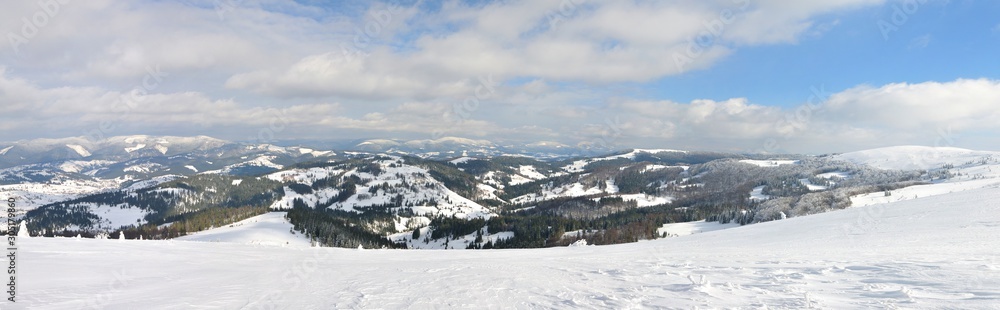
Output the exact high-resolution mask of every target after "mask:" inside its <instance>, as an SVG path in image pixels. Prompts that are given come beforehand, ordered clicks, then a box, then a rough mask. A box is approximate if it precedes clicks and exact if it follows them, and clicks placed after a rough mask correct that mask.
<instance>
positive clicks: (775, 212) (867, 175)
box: [0, 144, 1000, 248]
mask: <svg viewBox="0 0 1000 310" xmlns="http://www.w3.org/2000/svg"><path fill="white" fill-rule="evenodd" d="M927 153H932V154H937V155H934V156H937V157H936V158H937V160H938V161H937V162H935V163H934V164H927V165H922V166H919V167H936V168H928V169H918V170H913V169H906V168H915V167H916V166H914V167H910V166H907V163H908V162H912V161H913V160H914V159H913V158H914V157H913V156H918V157H920V156H925V155H924V154H927ZM209 157H212V159H214V161H209V160H208V159H210V158H209ZM171 160H172V161H171ZM998 160H1000V157H996V156H994V154H992V153H989V152H974V151H965V150H955V149H944V150H927V149H923V148H913V147H901V148H892V149H884V150H872V151H864V152H858V153H849V154H841V155H835V156H802V155H768V156H764V155H747V154H725V153H711V152H696V151H680V150H671V149H635V150H628V151H624V152H618V153H612V154H609V155H601V156H595V157H582V158H572V159H566V160H557V161H553V160H551V159H547V160H539V159H536V158H531V157H526V156H487V157H480V156H472V155H470V154H464V155H462V154H456V155H454V156H451V157H447V158H444V159H440V160H437V159H427V158H422V157H420V156H414V155H392V154H370V153H358V152H317V151H315V150H312V149H307V148H301V147H300V148H294V147H278V146H274V145H243V144H234V145H228V144H227V145H224V146H222V147H218V148H214V149H210V150H208V151H197V152H194V153H186V154H182V155H177V156H172V157H163V156H160V157H150V158H138V159H131V160H128V161H125V162H114V161H99V160H92V161H65V162H59V163H58V165H56V164H55V163H50V164H37V165H35V166H30V167H33V168H32V169H36V170H37V171H36V172H31V171H32V170H30V169H27V168H26V167H29V166H28V165H24V166H18V167H16V168H10V169H8V170H7V172H6V173H7V174H9V175H17V176H18V177H21V176H22V175H23V177H24V178H28V177H37V176H38V175H45V173H47V171H48V172H51V171H56V170H58V171H60V172H59V173H58V174H56V175H64V176H62V177H53V176H49V179H50V180H60V179H61V178H65V179H69V180H77V179H74V178H79V177H80V176H86V177H91V178H93V179H92V180H91V181H92V182H107V183H98V184H105V185H104V186H105V187H103V188H102V187H100V186H97V185H92V184H91V183H84V184H83V185H77V187H70V188H75V189H76V190H75V191H69V192H68V193H66V192H65V191H67V190H66V187H65V186H63V187H54V188H55V189H49V191H52V192H54V191H56V189H58V190H60V191H63V193H59V194H55V193H53V194H52V195H50V196H46V197H51V198H35V200H36V201H37V202H38V203H39V205H36V206H34V207H38V206H40V205H42V204H44V206H42V207H41V208H40V209H39V210H36V211H32V212H30V213H28V214H27V216H26V219H27V220H28V226H29V227H31V229H32V231H33V232H36V233H47V234H57V233H59V232H62V233H63V234H71V233H72V232H74V231H82V232H83V233H85V234H94V233H97V232H101V231H104V232H115V231H119V230H125V231H126V232H127V233H128V234H130V236H131V235H132V234H135V235H143V234H145V235H147V236H148V237H155V236H172V235H175V234H180V235H183V234H187V233H193V232H196V231H199V230H202V229H206V228H211V227H216V226H219V225H226V224H228V223H232V222H236V221H240V220H243V219H245V218H246V217H250V216H256V215H259V214H261V213H265V212H268V210H272V211H275V210H276V211H287V212H288V214H287V217H288V220H289V221H290V222H291V223H292V224H293V228H294V229H293V231H297V232H298V233H300V234H305V235H307V236H308V237H309V238H311V239H312V241H313V242H316V243H320V244H326V245H335V246H346V247H356V246H357V245H363V246H376V247H381V246H386V247H409V248H465V247H466V246H468V247H471V248H483V247H544V246H554V245H566V244H570V243H573V242H576V241H578V240H580V239H588V240H589V242H590V243H593V244H613V243H622V242H633V241H636V240H642V239H654V238H659V237H663V236H664V235H671V234H674V233H665V232H669V231H670V230H669V229H664V228H663V227H662V226H663V225H664V224H669V223H675V222H687V221H700V220H707V221H709V222H720V223H723V224H726V223H737V224H741V225H744V224H753V223H762V222H768V221H774V220H782V219H786V218H791V217H800V216H806V215H811V214H816V213H822V212H828V211H833V210H839V209H844V208H848V207H851V206H864V205H871V204H876V203H884V202H896V201H903V200H911V199H917V198H922V197H927V196H932V195H941V194H946V193H950V192H955V191H965V190H974V189H980V188H988V187H997V186H1000V170H998V169H1000V163H998ZM122 167H124V168H122ZM890 168H904V169H890ZM17 169H21V170H17ZM994 170H996V171H998V172H997V173H993V171H994ZM108 171H122V172H121V173H123V174H124V176H121V175H115V174H110V172H108ZM176 171H181V172H184V173H179V174H166V173H172V172H176ZM0 172H3V171H0ZM26 172H31V173H26ZM109 175H114V176H115V177H114V178H110V177H105V176H109ZM143 175H145V176H146V177H142V176H143ZM154 176H155V177H154ZM32 182H36V181H32ZM53 183H54V184H56V183H58V182H53ZM88 184H91V185H90V186H89V187H87V186H84V185H88ZM57 185H58V184H57ZM11 186H20V187H19V188H17V189H15V188H10V189H6V188H0V190H20V191H21V192H18V193H22V194H23V193H24V192H25V191H28V190H38V188H42V187H41V186H40V185H38V184H35V185H32V186H27V187H25V184H20V183H18V184H11ZM81 188H82V189H81ZM237 207H246V208H249V209H246V210H242V211H239V212H238V213H236V214H230V213H227V212H230V211H229V208H237ZM32 209H33V208H32ZM26 210H30V209H26ZM233 212H235V211H233ZM223 216H225V217H224V218H223ZM178 223H183V227H181V226H179V225H181V224H178ZM170 227H172V228H170ZM182 228H183V229H182ZM171 229H172V230H171ZM454 240H462V242H464V241H470V242H471V243H469V244H466V246H458V247H456V246H455V243H454V242H450V241H454Z"/></svg>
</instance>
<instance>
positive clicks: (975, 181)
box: [834, 146, 1000, 206]
mask: <svg viewBox="0 0 1000 310" xmlns="http://www.w3.org/2000/svg"><path fill="white" fill-rule="evenodd" d="M834 158H835V159H839V160H846V161H851V162H856V163H861V164H866V165H870V166H873V167H876V168H880V169H898V170H928V171H929V172H930V173H932V174H933V175H936V176H938V177H937V178H935V179H933V180H931V182H930V183H929V184H924V185H917V186H910V187H906V188H901V189H897V190H892V191H886V192H876V193H869V194H864V195H858V196H855V197H852V198H851V202H852V206H868V205H873V204H879V203H889V202H897V201H903V200H910V199H918V198H922V197H928V196H936V195H944V194H948V193H954V192H961V191H967V190H974V189H980V188H996V187H1000V152H985V151H972V150H966V149H959V148H945V147H938V148H932V147H921V146H901V147H890V148H880V149H873V150H867V151H860V152H854V153H846V154H842V155H837V156H835V157H834Z"/></svg>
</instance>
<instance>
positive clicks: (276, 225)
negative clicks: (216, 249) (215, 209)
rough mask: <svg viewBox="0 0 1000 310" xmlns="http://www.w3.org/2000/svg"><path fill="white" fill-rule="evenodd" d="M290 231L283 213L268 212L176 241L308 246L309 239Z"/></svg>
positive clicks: (290, 226)
mask: <svg viewBox="0 0 1000 310" xmlns="http://www.w3.org/2000/svg"><path fill="white" fill-rule="evenodd" d="M291 230H292V224H291V223H288V220H286V219H285V212H270V213H266V214H262V215H258V216H254V217H251V218H248V219H245V220H242V221H239V222H236V223H233V224H229V225H226V226H223V227H218V228H213V229H209V230H206V231H200V232H197V233H194V234H191V235H187V236H183V237H180V238H177V239H176V240H183V241H201V242H225V243H239V244H252V245H276V246H291V247H308V246H310V243H309V238H306V237H305V236H303V235H302V234H299V233H294V232H291Z"/></svg>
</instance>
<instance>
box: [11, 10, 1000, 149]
mask: <svg viewBox="0 0 1000 310" xmlns="http://www.w3.org/2000/svg"><path fill="white" fill-rule="evenodd" d="M998 12H1000V2H997V1H961V0H951V1H935V0H906V1H903V0H830V1H797V0H701V1H643V0H629V1H595V0H531V1H515V0H506V1H388V2H375V1H349V0H342V1H319V0H309V1H298V2H292V1H273V0H211V1H198V0H185V1H142V0H139V1H111V0H93V1H71V0H41V1H16V2H13V3H8V4H5V7H4V10H3V11H0V34H5V35H4V38H5V40H4V41H3V42H0V141H16V140H23V139H36V138H61V137H76V136H83V137H87V138H90V139H100V138H104V137H111V136H121V135H138V134H144V135H175V136H191V135H207V136H213V137H217V138H222V139H229V140H237V141H256V142H272V141H275V140H288V139H340V140H343V139H370V138H388V139H406V140H411V139H437V138H441V137H447V136H455V137H464V138H472V139H486V140H493V141H497V142H511V143H513V142H524V143H531V142H540V141H549V142H554V143H562V144H566V145H571V146H587V145H594V146H605V147H612V148H619V149H625V148H633V147H642V148H673V149H689V150H711V151H736V152H767V153H807V154H823V153H834V152H849V151H854V150H860V149H867V148H875V147H883V146H893V145H926V146H942V147H943V146H952V147H963V148H970V149H980V150H995V151H1000V58H998V57H997V55H1000V14H997V13H998Z"/></svg>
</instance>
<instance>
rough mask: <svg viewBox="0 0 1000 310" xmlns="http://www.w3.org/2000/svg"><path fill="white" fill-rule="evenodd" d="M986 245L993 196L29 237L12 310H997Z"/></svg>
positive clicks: (996, 263)
mask: <svg viewBox="0 0 1000 310" xmlns="http://www.w3.org/2000/svg"><path fill="white" fill-rule="evenodd" d="M285 233H287V232H285ZM998 235H1000V189H995V188H993V189H979V190H972V191H966V192H961V193H954V194H949V195H941V196H936V197H931V198H927V199H920V200H911V201H905V202H899V203H894V204H888V205H876V206H870V207H861V208H851V209H847V210H841V211H835V212H828V213H824V214H818V215H811V216H804V217H796V218H790V219H787V220H780V221H773V222H768V223H762V224H755V225H749V226H743V227H738V228H732V229H726V230H721V231H712V232H705V233H700V234H694V235H690V236H685V237H679V238H668V239H662V240H655V241H645V242H638V243H631V244H623V245H615V246H595V247H591V246H587V247H562V248H549V249H530V250H480V251H413V250H364V251H359V250H353V249H333V248H296V247H284V248H283V247H269V246H248V245H245V244H230V243H207V242H187V241H148V240H146V241H138V240H124V241H110V240H94V239H75V238H30V239H23V240H19V250H20V252H19V254H18V255H20V257H19V261H20V262H21V264H18V268H19V270H18V275H19V277H18V281H19V282H18V284H19V286H18V305H21V306H24V307H26V308H45V309H83V308H107V309H168V308H169V309H177V308H216V309H219V308H221V309H276V308H277V309H338V308H363V309H372V308H392V309H398V308H465V309H470V308H558V309H565V308H585V309H595V308H598V309H625V308H671V309H695V308H700V309H706V308H713V309H715V308H739V309H765V308H766V309H806V308H823V309H870V308H874V309H898V308H907V309H943V308H950V309H991V308H993V309H995V307H996V305H997V304H998V303H1000V259H998V257H997V256H998V255H1000V253H998V252H997V250H996V249H998V248H1000V238H996V236H998Z"/></svg>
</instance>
